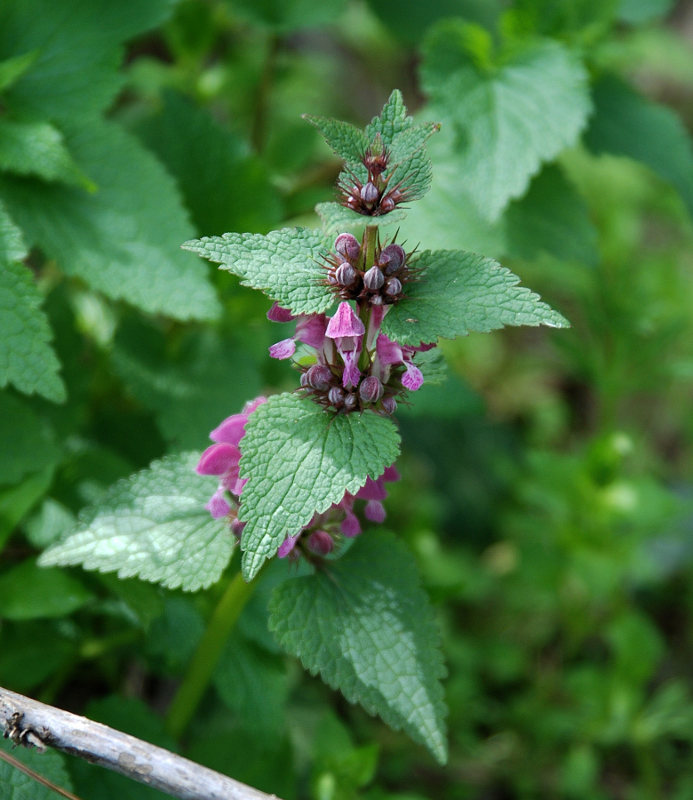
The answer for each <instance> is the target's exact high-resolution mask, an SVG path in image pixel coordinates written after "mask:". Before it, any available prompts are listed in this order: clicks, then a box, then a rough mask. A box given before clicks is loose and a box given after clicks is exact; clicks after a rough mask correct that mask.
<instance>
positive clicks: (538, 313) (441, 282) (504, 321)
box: [383, 250, 568, 345]
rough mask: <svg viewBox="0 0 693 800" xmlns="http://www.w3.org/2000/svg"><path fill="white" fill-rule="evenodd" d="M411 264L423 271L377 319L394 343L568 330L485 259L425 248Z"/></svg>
mask: <svg viewBox="0 0 693 800" xmlns="http://www.w3.org/2000/svg"><path fill="white" fill-rule="evenodd" d="M417 265H418V266H421V267H422V268H424V270H425V271H424V273H423V275H422V276H421V280H419V281H417V282H415V283H412V284H410V285H408V286H407V287H406V296H405V298H404V299H403V300H402V301H401V302H400V303H397V305H395V306H393V307H392V308H391V309H390V311H389V312H388V314H387V316H386V317H385V319H384V321H383V332H384V333H386V334H387V335H388V336H389V337H390V338H391V339H393V340H395V341H397V342H399V343H400V344H412V345H418V344H419V343H420V342H434V341H436V339H437V338H438V337H440V336H442V337H444V338H446V339H454V338H455V337H456V336H465V335H466V334H467V333H469V332H470V331H478V332H488V331H492V330H496V329H497V328H502V327H504V326H505V325H549V326H551V327H554V328H564V327H567V326H568V322H567V321H566V320H565V319H564V318H563V317H562V316H561V315H560V314H559V313H558V312H556V311H554V310H553V309H551V308H550V307H549V306H548V305H546V303H543V302H542V301H541V300H540V299H539V296H538V295H536V294H534V293H533V292H531V291H530V290H529V289H526V288H524V287H522V286H518V285H517V284H518V283H519V281H520V279H519V278H518V277H517V275H513V273H512V272H510V270H509V269H506V268H505V267H502V266H501V265H500V264H499V263H498V262H497V261H494V260H493V259H491V258H485V257H483V256H478V255H476V254H475V253H467V252H465V251H463V250H436V251H434V252H431V251H430V250H426V251H424V252H423V253H421V255H420V257H419V259H418V260H417Z"/></svg>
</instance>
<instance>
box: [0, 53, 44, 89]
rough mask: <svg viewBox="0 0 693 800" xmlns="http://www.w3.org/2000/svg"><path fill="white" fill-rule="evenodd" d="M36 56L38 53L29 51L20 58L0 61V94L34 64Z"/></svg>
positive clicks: (15, 57)
mask: <svg viewBox="0 0 693 800" xmlns="http://www.w3.org/2000/svg"><path fill="white" fill-rule="evenodd" d="M36 56H38V52H37V51H36V50H30V51H29V52H28V53H23V54H22V55H21V56H14V57H13V58H6V59H4V60H3V61H0V92H2V91H4V90H5V89H7V88H8V87H10V86H12V84H13V83H14V82H15V81H17V80H18V79H19V78H21V77H22V75H23V74H24V73H25V72H26V71H27V70H28V69H29V67H31V65H32V64H33V63H34V61H35V60H36Z"/></svg>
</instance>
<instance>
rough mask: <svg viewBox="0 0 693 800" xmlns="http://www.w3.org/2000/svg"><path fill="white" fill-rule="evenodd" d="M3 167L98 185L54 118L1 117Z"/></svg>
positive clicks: (0, 157)
mask: <svg viewBox="0 0 693 800" xmlns="http://www.w3.org/2000/svg"><path fill="white" fill-rule="evenodd" d="M0 170H7V171H8V172H13V173H15V174H18V175H35V176H37V177H39V178H43V179H44V180H47V181H60V182H62V183H71V184H75V185H76V186H82V187H83V188H85V189H90V190H92V191H93V190H94V189H96V187H95V186H94V185H93V184H92V183H91V181H90V180H89V178H88V177H87V176H86V175H85V174H84V173H83V172H82V170H81V169H80V168H79V165H78V164H77V163H76V162H75V161H74V159H73V158H72V156H71V155H70V151H69V150H68V149H67V146H66V144H65V139H64V137H63V135H62V133H61V132H60V131H59V130H58V129H57V128H56V127H55V125H52V124H51V123H50V122H36V121H28V120H13V119H2V118H0Z"/></svg>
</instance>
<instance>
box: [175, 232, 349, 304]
mask: <svg viewBox="0 0 693 800" xmlns="http://www.w3.org/2000/svg"><path fill="white" fill-rule="evenodd" d="M332 244H333V243H332V241H331V240H330V239H328V238H327V237H326V236H325V235H324V234H323V233H321V232H320V231H314V230H309V229H307V228H282V229H281V230H278V231H271V232H270V233H268V234H267V235H263V234H260V233H225V234H224V235H223V236H204V237H203V238H202V239H193V240H191V241H189V242H185V243H184V244H183V245H182V247H183V248H184V249H185V250H191V251H192V252H193V253H197V254H198V255H200V256H203V257H204V258H207V259H209V261H213V262H214V263H216V264H221V268H222V269H225V270H228V271H229V272H232V273H233V274H234V275H238V277H239V278H240V280H241V283H242V284H243V285H244V286H250V287H251V288H252V289H259V290H260V291H262V292H264V293H265V294H266V295H268V297H270V298H271V299H272V300H276V301H277V302H278V303H279V305H280V306H283V307H284V308H288V309H290V310H291V311H292V312H293V313H294V314H319V313H322V312H324V311H327V309H328V308H329V307H330V306H331V305H332V304H333V303H334V297H333V295H332V294H331V292H329V291H328V288H327V286H326V284H325V274H326V273H325V266H324V260H323V259H324V257H325V256H326V255H327V254H328V253H329V252H330V251H331V249H332Z"/></svg>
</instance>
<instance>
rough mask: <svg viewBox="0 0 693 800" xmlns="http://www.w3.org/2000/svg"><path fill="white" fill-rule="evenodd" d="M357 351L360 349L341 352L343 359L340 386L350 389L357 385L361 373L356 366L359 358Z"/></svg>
mask: <svg viewBox="0 0 693 800" xmlns="http://www.w3.org/2000/svg"><path fill="white" fill-rule="evenodd" d="M359 352H360V350H349V351H347V352H343V353H342V358H343V359H344V372H343V373H342V386H344V388H345V389H351V388H353V387H355V386H358V382H359V380H361V373H360V372H359V368H358V367H357V366H356V364H357V362H358V360H359Z"/></svg>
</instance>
